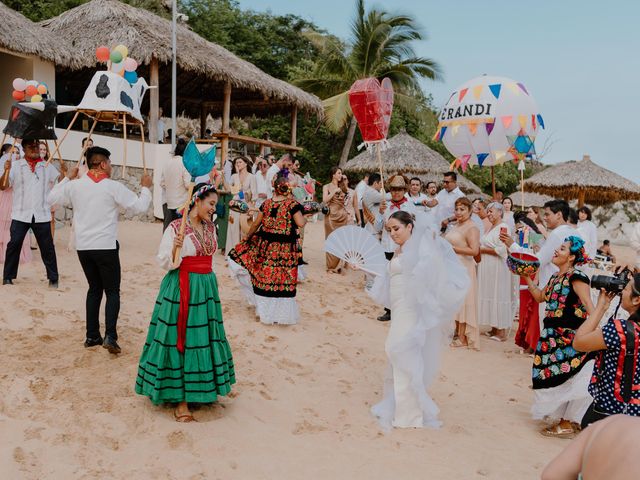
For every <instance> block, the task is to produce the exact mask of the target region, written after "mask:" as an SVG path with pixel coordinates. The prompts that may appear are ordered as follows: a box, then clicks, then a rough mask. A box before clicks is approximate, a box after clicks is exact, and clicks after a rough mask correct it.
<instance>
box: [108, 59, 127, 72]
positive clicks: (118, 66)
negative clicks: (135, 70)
mask: <svg viewBox="0 0 640 480" xmlns="http://www.w3.org/2000/svg"><path fill="white" fill-rule="evenodd" d="M123 68H124V61H122V62H118V63H112V64H111V71H112V72H113V73H120V72H121V71H122V69H123Z"/></svg>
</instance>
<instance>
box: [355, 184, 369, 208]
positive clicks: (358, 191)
mask: <svg viewBox="0 0 640 480" xmlns="http://www.w3.org/2000/svg"><path fill="white" fill-rule="evenodd" d="M367 186H368V185H367V182H365V181H364V180H360V181H359V182H358V185H356V189H355V190H356V195H357V196H358V209H359V210H362V195H364V191H365V190H366V189H367Z"/></svg>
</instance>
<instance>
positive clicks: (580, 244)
mask: <svg viewBox="0 0 640 480" xmlns="http://www.w3.org/2000/svg"><path fill="white" fill-rule="evenodd" d="M564 241H565V242H569V243H570V244H571V246H570V247H569V251H570V252H571V255H575V257H576V260H575V262H574V263H575V264H576V265H582V264H584V263H587V262H589V261H591V259H590V258H589V257H588V256H587V253H586V251H585V249H584V240H583V239H581V238H580V237H576V236H575V235H571V236H570V237H567V238H565V239H564Z"/></svg>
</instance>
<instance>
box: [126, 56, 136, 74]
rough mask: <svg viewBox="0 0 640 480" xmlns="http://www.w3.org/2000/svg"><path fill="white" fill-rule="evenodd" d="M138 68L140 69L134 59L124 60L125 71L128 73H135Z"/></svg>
mask: <svg viewBox="0 0 640 480" xmlns="http://www.w3.org/2000/svg"><path fill="white" fill-rule="evenodd" d="M136 68H138V62H136V61H135V60H134V59H133V58H131V57H128V58H125V59H124V69H125V70H126V71H127V72H135V70H136Z"/></svg>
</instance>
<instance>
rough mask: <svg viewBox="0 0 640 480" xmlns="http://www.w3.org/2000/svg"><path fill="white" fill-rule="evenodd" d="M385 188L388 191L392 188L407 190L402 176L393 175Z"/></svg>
mask: <svg viewBox="0 0 640 480" xmlns="http://www.w3.org/2000/svg"><path fill="white" fill-rule="evenodd" d="M387 187H388V188H389V189H392V188H403V189H405V190H407V189H408V185H407V181H406V180H405V178H404V176H403V175H394V176H393V177H391V180H389V182H388V183H387Z"/></svg>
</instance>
